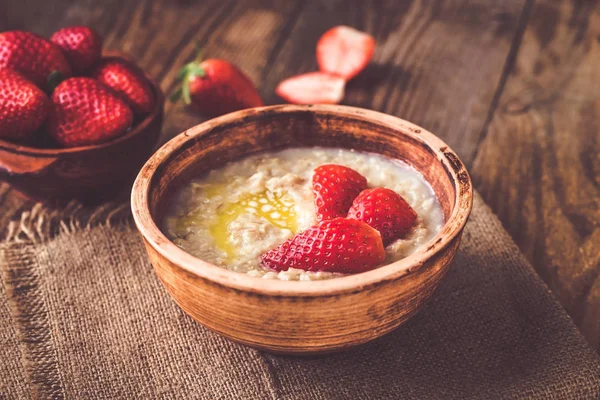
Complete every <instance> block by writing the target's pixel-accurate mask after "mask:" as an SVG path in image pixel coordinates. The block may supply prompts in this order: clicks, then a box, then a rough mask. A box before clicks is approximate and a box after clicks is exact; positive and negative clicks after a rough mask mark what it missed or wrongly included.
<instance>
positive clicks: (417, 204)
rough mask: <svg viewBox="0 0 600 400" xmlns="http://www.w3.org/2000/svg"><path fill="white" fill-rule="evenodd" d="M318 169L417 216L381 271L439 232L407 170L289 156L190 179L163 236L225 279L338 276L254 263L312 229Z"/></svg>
mask: <svg viewBox="0 0 600 400" xmlns="http://www.w3.org/2000/svg"><path fill="white" fill-rule="evenodd" d="M323 164H340V165H344V166H347V167H350V168H352V169H354V170H356V171H358V172H359V173H360V174H362V175H363V176H364V177H366V178H367V181H368V184H369V187H386V188H389V189H391V190H393V191H395V192H397V193H398V194H400V195H401V196H402V197H403V198H404V199H405V200H406V201H407V202H408V204H409V205H410V206H411V207H412V208H413V209H414V210H415V212H416V213H417V222H416V225H415V226H414V227H413V228H412V229H411V231H410V232H409V233H408V234H407V235H406V236H404V237H403V238H402V239H398V240H396V241H394V242H393V243H391V244H390V245H388V246H387V247H386V248H385V254H386V258H385V262H384V264H388V263H391V262H393V261H396V260H399V259H401V258H404V257H406V256H408V255H410V254H412V253H413V252H414V251H415V250H416V249H418V248H419V247H420V246H422V245H423V244H425V243H426V242H427V241H429V240H430V239H431V238H432V237H433V236H435V234H436V233H437V232H438V231H439V230H440V228H441V227H442V225H443V222H444V221H443V214H442V210H441V208H440V206H439V204H438V201H437V199H436V197H435V195H434V193H433V190H432V189H431V187H430V186H429V185H428V184H427V182H426V181H425V180H424V178H423V176H422V175H421V174H420V173H419V172H417V171H416V170H415V169H413V168H412V167H410V166H408V165H406V164H403V163H401V162H399V161H397V160H392V159H389V158H386V157H384V156H381V155H377V154H370V153H361V152H355V151H351V150H344V149H325V148H296V149H287V150H282V151H278V152H271V153H264V154H259V155H255V156H251V157H247V158H245V159H242V160H239V161H235V162H232V163H229V164H228V165H226V166H225V167H223V168H221V169H218V170H214V171H211V172H209V173H208V174H206V175H204V176H202V177H200V178H196V179H193V180H192V181H190V182H189V183H188V184H187V185H185V186H183V187H182V188H181V189H180V190H179V191H178V192H177V193H176V194H175V196H174V198H173V199H172V202H171V205H170V209H169V211H168V213H167V216H166V218H165V220H164V222H163V229H164V231H165V233H166V235H167V236H168V237H169V238H170V239H171V240H173V242H174V243H175V244H177V245H178V246H179V247H181V248H182V249H184V250H185V251H187V252H188V253H190V254H192V255H194V256H196V257H198V258H201V259H203V260H205V261H208V262H211V263H213V264H215V265H218V266H221V267H224V268H227V269H229V270H231V271H236V272H241V273H247V274H249V275H252V276H257V277H263V278H274V279H283V280H315V279H327V278H332V277H335V276H341V275H342V274H339V273H332V272H307V271H303V270H299V269H294V268H290V269H288V270H287V271H281V272H276V271H271V270H268V269H266V268H264V267H263V266H262V265H261V262H260V256H261V255H262V254H263V253H265V252H266V251H268V250H270V249H273V248H275V247H277V246H278V245H280V244H281V243H282V242H284V241H285V240H287V239H290V238H291V237H293V236H294V234H296V233H298V232H301V231H303V230H305V229H307V228H309V227H311V226H313V225H314V224H315V223H316V222H317V221H316V213H315V206H314V195H313V191H312V176H313V171H314V169H315V168H316V167H318V166H320V165H323Z"/></svg>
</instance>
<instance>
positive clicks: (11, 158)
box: [0, 77, 165, 204]
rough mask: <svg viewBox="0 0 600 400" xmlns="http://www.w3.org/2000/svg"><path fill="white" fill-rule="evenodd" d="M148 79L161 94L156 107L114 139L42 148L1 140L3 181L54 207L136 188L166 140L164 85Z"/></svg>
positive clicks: (95, 200) (100, 197) (1, 178)
mask: <svg viewBox="0 0 600 400" xmlns="http://www.w3.org/2000/svg"><path fill="white" fill-rule="evenodd" d="M148 81H149V82H150V84H151V86H152V89H153V91H154V94H155V99H156V101H155V104H154V109H153V110H152V112H151V113H150V114H149V115H148V116H146V117H145V118H144V119H143V120H141V121H139V122H138V123H137V124H136V125H135V126H134V127H133V129H131V130H130V131H129V132H127V133H126V134H125V135H123V136H121V137H119V138H118V139H115V140H113V141H110V142H107V143H104V144H101V145H97V146H81V147H73V148H68V149H42V148H35V147H30V146H26V145H22V144H16V143H11V142H7V141H4V140H0V180H1V181H5V182H8V183H9V184H11V185H12V186H13V187H14V188H15V189H17V190H18V191H20V192H21V193H23V194H24V195H25V196H27V197H29V198H32V199H34V200H38V201H42V202H45V203H50V204H60V203H64V202H67V201H69V200H72V199H76V200H79V201H81V202H83V203H86V204H93V203H98V202H100V201H103V200H107V199H109V198H111V197H114V196H115V195H116V194H117V193H119V192H120V191H121V190H122V189H123V188H125V187H126V186H127V185H131V183H132V182H133V179H134V178H135V176H136V174H137V172H138V171H139V169H140V168H141V167H142V165H143V164H144V162H145V161H146V160H147V159H148V157H149V156H150V154H152V151H153V150H154V147H155V145H156V144H157V142H158V138H159V136H160V131H161V128H162V121H163V107H164V103H165V98H164V95H163V94H162V91H161V90H160V88H159V87H158V85H157V84H156V83H155V82H154V81H152V80H151V79H150V78H149V77H148Z"/></svg>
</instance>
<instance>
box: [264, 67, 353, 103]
mask: <svg viewBox="0 0 600 400" xmlns="http://www.w3.org/2000/svg"><path fill="white" fill-rule="evenodd" d="M345 84H346V82H345V81H344V79H343V78H340V77H339V76H334V75H329V74H325V73H322V72H309V73H308V74H303V75H296V76H292V77H291V78H288V79H286V80H284V81H282V82H281V83H280V84H279V85H278V86H277V88H276V89H275V93H277V95H278V96H279V97H281V98H282V99H284V100H285V101H287V102H289V103H293V104H337V103H339V102H340V101H342V98H344V85H345Z"/></svg>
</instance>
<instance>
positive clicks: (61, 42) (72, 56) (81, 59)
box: [50, 26, 102, 74]
mask: <svg viewBox="0 0 600 400" xmlns="http://www.w3.org/2000/svg"><path fill="white" fill-rule="evenodd" d="M50 41H51V42H53V43H55V44H56V45H58V46H59V47H60V48H61V49H62V51H63V53H64V54H65V57H66V58H67V60H68V61H69V64H70V65H71V68H72V69H73V72H74V73H75V74H83V73H84V72H86V71H87V70H88V69H90V68H91V67H92V65H94V64H95V63H96V62H97V61H98V60H99V59H100V53H101V52H102V38H101V37H100V35H99V34H98V33H96V31H94V30H93V29H92V28H89V27H87V26H68V27H66V28H62V29H59V30H58V31H56V32H55V33H54V34H53V35H52V36H51V37H50Z"/></svg>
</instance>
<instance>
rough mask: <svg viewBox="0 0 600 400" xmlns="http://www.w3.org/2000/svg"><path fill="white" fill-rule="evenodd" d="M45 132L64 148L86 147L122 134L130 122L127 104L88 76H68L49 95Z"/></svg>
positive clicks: (131, 117)
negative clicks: (50, 106)
mask: <svg viewBox="0 0 600 400" xmlns="http://www.w3.org/2000/svg"><path fill="white" fill-rule="evenodd" d="M52 106H53V109H52V113H51V114H50V118H49V119H48V133H49V134H50V136H52V138H53V139H54V140H55V141H56V142H58V143H59V144H61V145H62V146H65V147H75V146H88V145H95V144H100V143H104V142H107V141H109V140H112V139H115V138H117V137H119V136H121V135H123V134H124V133H125V132H126V131H127V130H128V129H129V128H130V127H131V124H132V122H133V113H132V112H131V109H130V108H129V106H128V105H127V104H126V103H125V102H124V101H123V100H121V99H120V98H119V97H118V96H117V95H116V94H114V93H113V91H112V90H111V89H109V88H108V87H106V86H104V85H103V84H101V83H100V82H98V81H96V80H95V79H92V78H70V79H67V80H66V81H64V82H62V83H61V84H60V85H58V86H57V87H56V89H55V90H54V93H53V94H52Z"/></svg>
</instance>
